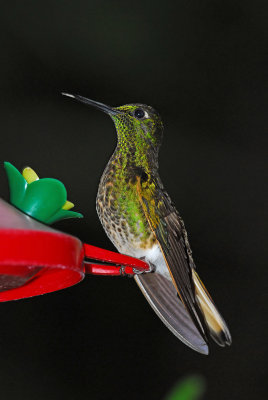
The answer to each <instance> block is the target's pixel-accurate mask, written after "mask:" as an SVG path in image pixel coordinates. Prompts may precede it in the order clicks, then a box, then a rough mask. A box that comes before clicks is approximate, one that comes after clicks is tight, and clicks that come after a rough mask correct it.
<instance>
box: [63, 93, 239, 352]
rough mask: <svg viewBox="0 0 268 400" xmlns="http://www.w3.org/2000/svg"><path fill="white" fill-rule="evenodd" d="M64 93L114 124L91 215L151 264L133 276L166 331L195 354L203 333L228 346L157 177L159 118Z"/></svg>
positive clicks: (203, 344) (117, 242)
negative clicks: (110, 148)
mask: <svg viewBox="0 0 268 400" xmlns="http://www.w3.org/2000/svg"><path fill="white" fill-rule="evenodd" d="M63 94H64V95H66V96H69V97H72V98H74V99H75V100H78V101H80V102H82V103H85V104H87V105H90V106H94V107H95V108H97V109H99V110H101V111H103V112H105V113H106V114H108V115H109V116H110V117H111V118H112V120H113V122H114V125H115V128H116V132H117V146H116V149H115V150H114V152H113V154H112V156H111V158H110V160H109V162H108V164H107V166H106V168H105V170H104V172H103V174H102V177H101V180H100V183H99V188H98V193H97V199H96V207H97V213H98V216H99V219H100V221H101V223H102V226H103V228H104V230H105V232H106V234H107V236H108V237H109V239H110V240H111V241H112V243H113V244H114V246H115V247H116V248H117V250H118V251H119V252H120V253H123V254H126V255H130V256H133V257H136V258H140V259H143V260H144V261H146V262H147V263H148V264H149V265H150V268H151V271H150V272H149V273H143V274H136V275H135V280H136V282H137V284H138V286H139V288H140V289H141V291H142V293H143V294H144V296H145V298H146V299H147V300H148V302H149V304H150V305H151V307H152V308H153V310H154V311H155V312H156V314H157V315H158V316H159V317H160V319H161V320H162V321H163V322H164V324H165V325H166V326H167V327H168V328H169V329H170V330H171V332H172V333H173V334H174V335H175V336H176V337H178V338H179V339H180V340H181V341H182V342H184V343H185V344H186V345H188V346H189V347H191V348H192V349H194V350H196V351H198V352H199V353H202V354H208V352H209V337H211V338H212V339H213V340H214V341H215V342H216V343H217V344H218V345H220V346H225V345H230V344H231V335H230V332H229V330H228V327H227V325H226V323H225V321H224V319H223V318H222V316H221V315H220V313H219V311H218V310H217V308H216V306H215V304H214V302H213V300H212V298H211V296H210V295H209V293H208V291H207V289H206V288H205V286H204V284H203V283H202V281H201V279H200V278H199V276H198V274H197V271H196V266H195V263H194V260H193V256H192V251H191V248H190V244H189V240H188V236H187V232H186V229H185V225H184V222H183V220H182V218H181V216H180V214H179V213H178V211H177V209H176V207H175V205H174V204H173V202H172V201H171V199H170V197H169V195H168V193H167V192H166V190H165V188H164V186H163V184H162V181H161V179H160V176H159V172H158V153H159V149H160V146H161V143H162V139H163V129H164V128H163V123H162V120H161V117H160V115H159V114H158V112H157V111H155V110H154V109H153V108H152V107H151V106H148V105H144V104H139V103H132V104H126V105H123V106H120V107H111V106H108V105H105V104H102V103H99V102H97V101H93V100H90V99H88V98H85V97H83V96H80V95H70V94H67V93H63Z"/></svg>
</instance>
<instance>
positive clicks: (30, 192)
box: [19, 178, 67, 223]
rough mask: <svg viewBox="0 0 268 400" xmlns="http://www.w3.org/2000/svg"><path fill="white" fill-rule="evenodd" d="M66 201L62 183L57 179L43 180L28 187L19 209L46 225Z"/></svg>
mask: <svg viewBox="0 0 268 400" xmlns="http://www.w3.org/2000/svg"><path fill="white" fill-rule="evenodd" d="M66 200H67V193H66V189H65V186H64V185H63V183H61V182H60V181H58V180H57V179H52V178H43V179H39V180H37V181H34V182H32V183H31V184H29V185H28V187H27V190H26V194H25V196H24V199H23V201H22V202H21V203H20V206H19V208H21V210H23V211H24V212H25V213H27V214H29V215H31V216H32V217H34V218H36V219H38V220H39V221H42V222H46V223H47V221H49V220H50V218H51V217H52V216H53V215H54V214H56V213H57V212H58V211H59V210H60V209H61V207H62V206H63V205H64V204H65V202H66Z"/></svg>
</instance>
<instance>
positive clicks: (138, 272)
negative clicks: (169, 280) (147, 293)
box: [137, 257, 156, 275]
mask: <svg viewBox="0 0 268 400" xmlns="http://www.w3.org/2000/svg"><path fill="white" fill-rule="evenodd" d="M140 260H142V261H145V262H146V263H147V264H149V267H150V270H149V271H137V275H138V274H144V273H146V274H148V273H149V272H155V271H156V266H155V265H154V264H153V263H152V262H149V261H148V260H146V257H140Z"/></svg>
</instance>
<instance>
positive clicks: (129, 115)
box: [63, 93, 163, 158]
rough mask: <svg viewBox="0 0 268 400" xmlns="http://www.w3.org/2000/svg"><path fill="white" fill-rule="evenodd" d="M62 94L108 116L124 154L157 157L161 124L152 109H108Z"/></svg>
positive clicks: (133, 106)
mask: <svg viewBox="0 0 268 400" xmlns="http://www.w3.org/2000/svg"><path fill="white" fill-rule="evenodd" d="M63 94H64V95H66V96H69V97H72V98H74V99H76V100H78V101H81V102H82V103H85V104H88V105H91V106H93V107H95V108H98V109H100V110H101V111H104V112H105V113H106V114H109V115H110V117H111V118H112V120H113V121H114V124H115V127H116V131H117V136H118V143H119V146H122V147H124V148H126V152H127V150H128V153H129V152H130V151H131V152H132V153H133V152H136V151H138V152H139V153H142V152H143V153H144V154H146V153H150V154H153V155H155V156H156V157H157V155H158V150H159V147H160V145H161V142H162V137H163V123H162V121H161V117H160V115H159V114H158V112H157V111H155V110H154V109H153V108H152V107H150V106H147V105H145V104H139V103H133V104H126V105H124V106H120V107H110V106H107V105H105V104H102V103H99V102H97V101H93V100H90V99H87V98H85V97H82V96H79V95H69V94H67V93H63ZM154 158H155V157H154Z"/></svg>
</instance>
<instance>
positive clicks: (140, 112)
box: [134, 108, 145, 119]
mask: <svg viewBox="0 0 268 400" xmlns="http://www.w3.org/2000/svg"><path fill="white" fill-rule="evenodd" d="M134 116H135V117H136V118H138V119H141V118H143V117H144V116H145V112H144V111H143V110H142V109H141V108H137V110H135V112H134Z"/></svg>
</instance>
